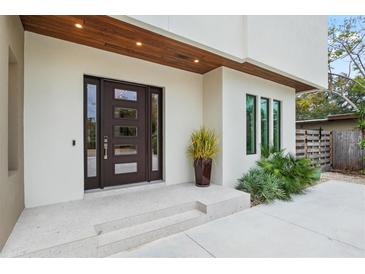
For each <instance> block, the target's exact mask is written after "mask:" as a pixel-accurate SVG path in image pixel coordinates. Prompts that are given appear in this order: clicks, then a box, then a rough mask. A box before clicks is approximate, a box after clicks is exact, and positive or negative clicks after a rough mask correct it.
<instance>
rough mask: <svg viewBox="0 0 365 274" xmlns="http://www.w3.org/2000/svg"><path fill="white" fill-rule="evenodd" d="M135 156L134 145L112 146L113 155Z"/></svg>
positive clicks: (135, 149)
mask: <svg viewBox="0 0 365 274" xmlns="http://www.w3.org/2000/svg"><path fill="white" fill-rule="evenodd" d="M133 154H137V146H136V145H114V155H115V156H120V155H133Z"/></svg>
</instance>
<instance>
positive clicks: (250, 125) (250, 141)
mask: <svg viewBox="0 0 365 274" xmlns="http://www.w3.org/2000/svg"><path fill="white" fill-rule="evenodd" d="M246 152H247V154H255V153H256V96H252V95H248V94H247V95H246Z"/></svg>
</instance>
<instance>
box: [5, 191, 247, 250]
mask: <svg viewBox="0 0 365 274" xmlns="http://www.w3.org/2000/svg"><path fill="white" fill-rule="evenodd" d="M234 191H235V190H234ZM205 198H206V197H202V199H201V201H192V202H186V203H180V204H176V205H173V206H169V207H166V208H162V209H158V210H153V211H147V212H143V213H141V214H137V215H133V216H127V217H124V218H120V219H115V220H110V221H107V222H104V223H99V224H95V225H94V235H92V236H89V237H85V238H83V239H79V240H76V241H72V242H68V243H64V244H60V245H54V246H51V247H48V248H44V249H40V250H33V251H31V252H26V253H22V254H12V255H11V256H12V257H107V256H111V255H113V254H116V253H119V252H122V251H126V250H128V249H131V248H135V247H138V246H140V245H143V244H146V243H149V242H152V241H155V240H157V239H161V238H163V237H166V236H169V235H172V234H175V233H178V232H182V231H185V230H187V229H190V228H193V227H196V226H199V225H201V224H204V223H206V222H209V221H211V220H214V219H217V218H220V217H224V216H227V215H230V214H233V213H236V212H238V211H241V210H243V209H246V208H249V206H250V202H249V201H250V199H249V195H248V194H246V193H243V192H240V193H235V195H228V196H226V197H224V199H223V200H222V199H219V198H217V196H216V197H215V199H211V198H208V199H205ZM5 256H6V254H5Z"/></svg>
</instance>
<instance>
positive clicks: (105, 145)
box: [104, 136, 108, 160]
mask: <svg viewBox="0 0 365 274" xmlns="http://www.w3.org/2000/svg"><path fill="white" fill-rule="evenodd" d="M104 160H108V136H104Z"/></svg>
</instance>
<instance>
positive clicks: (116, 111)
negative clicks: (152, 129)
mask: <svg viewBox="0 0 365 274" xmlns="http://www.w3.org/2000/svg"><path fill="white" fill-rule="evenodd" d="M101 123H102V128H101V137H102V142H103V148H102V150H103V153H102V155H103V156H102V157H103V159H102V172H103V175H102V178H103V181H104V186H114V185H120V184H129V183H135V182H143V181H146V145H147V144H146V143H147V138H146V137H147V134H146V87H142V86H136V85H131V84H122V83H118V82H110V81H103V96H102V121H101Z"/></svg>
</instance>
